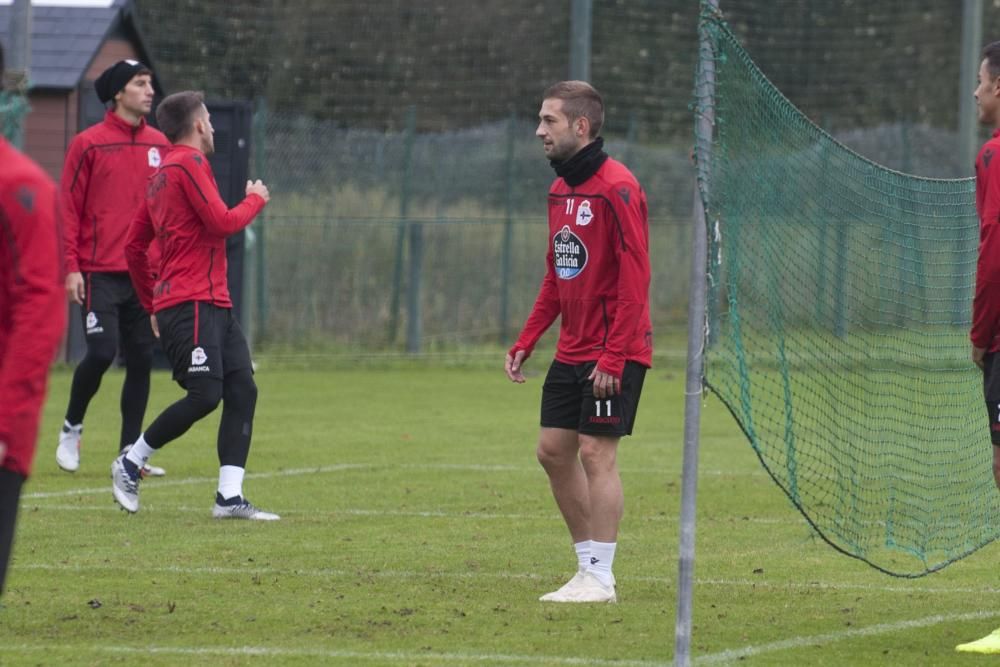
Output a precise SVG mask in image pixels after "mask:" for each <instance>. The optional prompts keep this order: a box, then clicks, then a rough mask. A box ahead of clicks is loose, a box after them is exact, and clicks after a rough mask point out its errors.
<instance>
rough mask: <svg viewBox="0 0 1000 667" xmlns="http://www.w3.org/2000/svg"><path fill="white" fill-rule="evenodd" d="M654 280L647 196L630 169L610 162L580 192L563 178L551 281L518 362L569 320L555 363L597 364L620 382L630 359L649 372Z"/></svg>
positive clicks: (549, 262) (553, 198)
mask: <svg viewBox="0 0 1000 667" xmlns="http://www.w3.org/2000/svg"><path fill="white" fill-rule="evenodd" d="M649 280H650V269H649V220H648V211H647V205H646V194H645V193H644V192H643V190H642V188H641V187H640V186H639V182H638V181H637V180H636V179H635V177H634V176H633V175H632V173H631V172H630V171H629V170H628V168H626V167H625V165H623V164H622V163H620V162H618V161H616V160H613V159H611V158H608V159H607V160H605V161H604V164H602V165H601V166H600V168H599V169H598V170H597V171H596V172H595V173H594V175H593V176H591V177H590V178H588V179H587V180H586V181H584V182H583V183H581V184H579V185H578V186H576V187H572V186H570V185H569V184H568V183H567V182H566V181H565V180H564V179H562V178H557V179H556V180H555V182H554V183H553V184H552V187H551V189H550V190H549V248H548V253H547V255H546V271H545V278H544V279H543V280H542V287H541V289H540V290H539V293H538V298H537V300H536V301H535V305H534V307H533V308H532V310H531V314H530V315H529V316H528V320H527V322H525V325H524V329H523V330H522V331H521V335H520V336H519V337H518V339H517V343H515V344H514V347H512V348H511V350H510V354H511V356H513V355H514V354H515V353H516V352H517V351H518V350H524V351H525V352H526V353H527V355H530V353H531V351H532V349H533V348H534V346H535V344H536V343H537V342H538V339H539V338H541V336H542V334H543V333H545V330H546V329H548V328H549V326H550V325H551V324H552V323H553V322H554V321H555V319H556V317H558V316H562V322H561V325H560V329H559V342H558V345H557V348H556V360H558V361H561V362H563V363H567V364H572V365H577V364H582V363H586V362H590V361H596V362H597V367H598V369H600V370H601V371H603V372H605V373H608V374H610V375H613V376H615V377H619V378H620V377H621V376H622V369H623V368H624V367H625V362H626V361H635V362H638V363H640V364H642V365H643V366H646V367H647V368H648V367H650V366H651V365H652V361H653V327H652V324H651V323H650V318H649ZM527 355H526V357H525V358H527Z"/></svg>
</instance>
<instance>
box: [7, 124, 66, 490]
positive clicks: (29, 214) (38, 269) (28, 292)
mask: <svg viewBox="0 0 1000 667" xmlns="http://www.w3.org/2000/svg"><path fill="white" fill-rule="evenodd" d="M58 217H59V216H58V215H57V212H56V186H55V184H54V183H53V182H52V179H50V178H49V177H48V176H47V175H46V174H45V173H44V172H43V171H42V169H41V168H40V167H39V166H38V165H36V164H35V163H34V162H32V161H31V160H29V159H28V158H27V157H25V156H24V155H21V153H19V152H18V151H16V150H15V149H14V148H13V147H12V146H11V145H10V144H8V143H7V142H6V141H4V140H3V139H2V138H0V442H3V443H6V445H7V452H6V455H0V466H2V467H4V468H6V469H7V470H11V471H13V472H16V473H18V474H20V475H24V476H25V477H27V476H28V475H29V474H30V473H31V464H32V461H33V460H34V458H35V445H36V444H37V439H38V419H39V413H40V412H41V409H42V402H43V401H44V400H45V387H46V383H47V382H48V377H49V365H50V364H51V363H52V360H53V358H54V357H55V353H56V346H57V345H58V344H59V340H60V339H61V338H62V334H63V330H64V329H65V327H66V297H65V291H64V288H63V280H64V279H65V276H64V274H63V267H62V256H63V247H62V245H63V244H62V234H61V230H60V229H59V225H58V222H57V221H58Z"/></svg>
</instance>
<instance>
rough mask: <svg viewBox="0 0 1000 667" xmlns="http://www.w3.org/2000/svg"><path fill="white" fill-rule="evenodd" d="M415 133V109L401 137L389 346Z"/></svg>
mask: <svg viewBox="0 0 1000 667" xmlns="http://www.w3.org/2000/svg"><path fill="white" fill-rule="evenodd" d="M416 132H417V108H416V107H414V106H410V107H409V108H408V109H407V110H406V135H405V136H404V137H403V141H404V144H403V174H402V179H401V180H402V182H401V183H400V194H399V223H398V224H397V225H396V260H395V265H394V266H393V272H392V304H391V305H390V312H389V344H390V345H392V344H393V343H395V342H396V330H397V329H398V328H399V295H400V292H401V291H402V289H403V248H404V246H405V245H406V225H407V223H406V219H407V218H408V217H409V215H410V176H411V174H410V160H411V158H412V156H413V139H414V135H415V134H416Z"/></svg>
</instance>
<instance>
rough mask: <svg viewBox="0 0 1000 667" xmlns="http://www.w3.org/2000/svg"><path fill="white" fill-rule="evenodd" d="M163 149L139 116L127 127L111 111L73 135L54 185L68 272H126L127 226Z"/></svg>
mask: <svg viewBox="0 0 1000 667" xmlns="http://www.w3.org/2000/svg"><path fill="white" fill-rule="evenodd" d="M169 150H170V142H169V141H167V138H166V137H165V136H164V135H163V133H162V132H160V131H159V130H157V129H155V128H152V127H150V126H149V125H147V124H146V120H145V119H144V118H143V119H140V121H139V124H138V125H135V126H133V125H130V124H129V123H127V122H126V121H125V120H123V119H122V118H121V117H119V116H118V115H116V114H115V113H114V112H113V111H108V112H107V113H106V114H105V115H104V120H103V121H101V122H100V123H98V124H96V125H93V126H91V127H89V128H87V129H86V130H84V131H83V132H81V133H80V134H78V135H76V136H75V137H73V141H72V142H71V143H70V145H69V151H68V152H67V153H66V162H65V163H64V165H63V173H62V181H61V182H60V184H59V187H60V204H61V206H62V210H61V213H62V219H63V225H64V229H65V238H66V270H67V271H68V272H70V273H74V272H77V271H80V272H83V273H89V272H107V273H110V272H116V271H118V272H125V271H128V265H127V264H126V262H125V237H126V235H127V234H128V227H129V223H131V222H132V218H133V216H134V215H135V212H136V209H138V208H139V204H140V203H142V196H143V193H144V192H145V191H146V182H147V181H148V180H149V177H150V176H152V175H153V173H154V172H155V171H156V169H157V167H159V166H160V163H161V161H162V160H163V158H164V157H166V154H167V152H168V151H169ZM154 261H155V259H154Z"/></svg>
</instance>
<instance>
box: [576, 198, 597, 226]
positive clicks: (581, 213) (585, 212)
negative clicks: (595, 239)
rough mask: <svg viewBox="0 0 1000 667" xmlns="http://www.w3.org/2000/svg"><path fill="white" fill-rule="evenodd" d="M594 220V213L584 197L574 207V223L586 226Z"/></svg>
mask: <svg viewBox="0 0 1000 667" xmlns="http://www.w3.org/2000/svg"><path fill="white" fill-rule="evenodd" d="M593 221H594V214H593V212H591V210H590V202H589V201H587V200H586V199H584V200H583V201H582V202H580V206H578V207H577V209H576V224H578V225H580V226H581V227H586V226H587V225H589V224H590V223H591V222H593Z"/></svg>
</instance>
